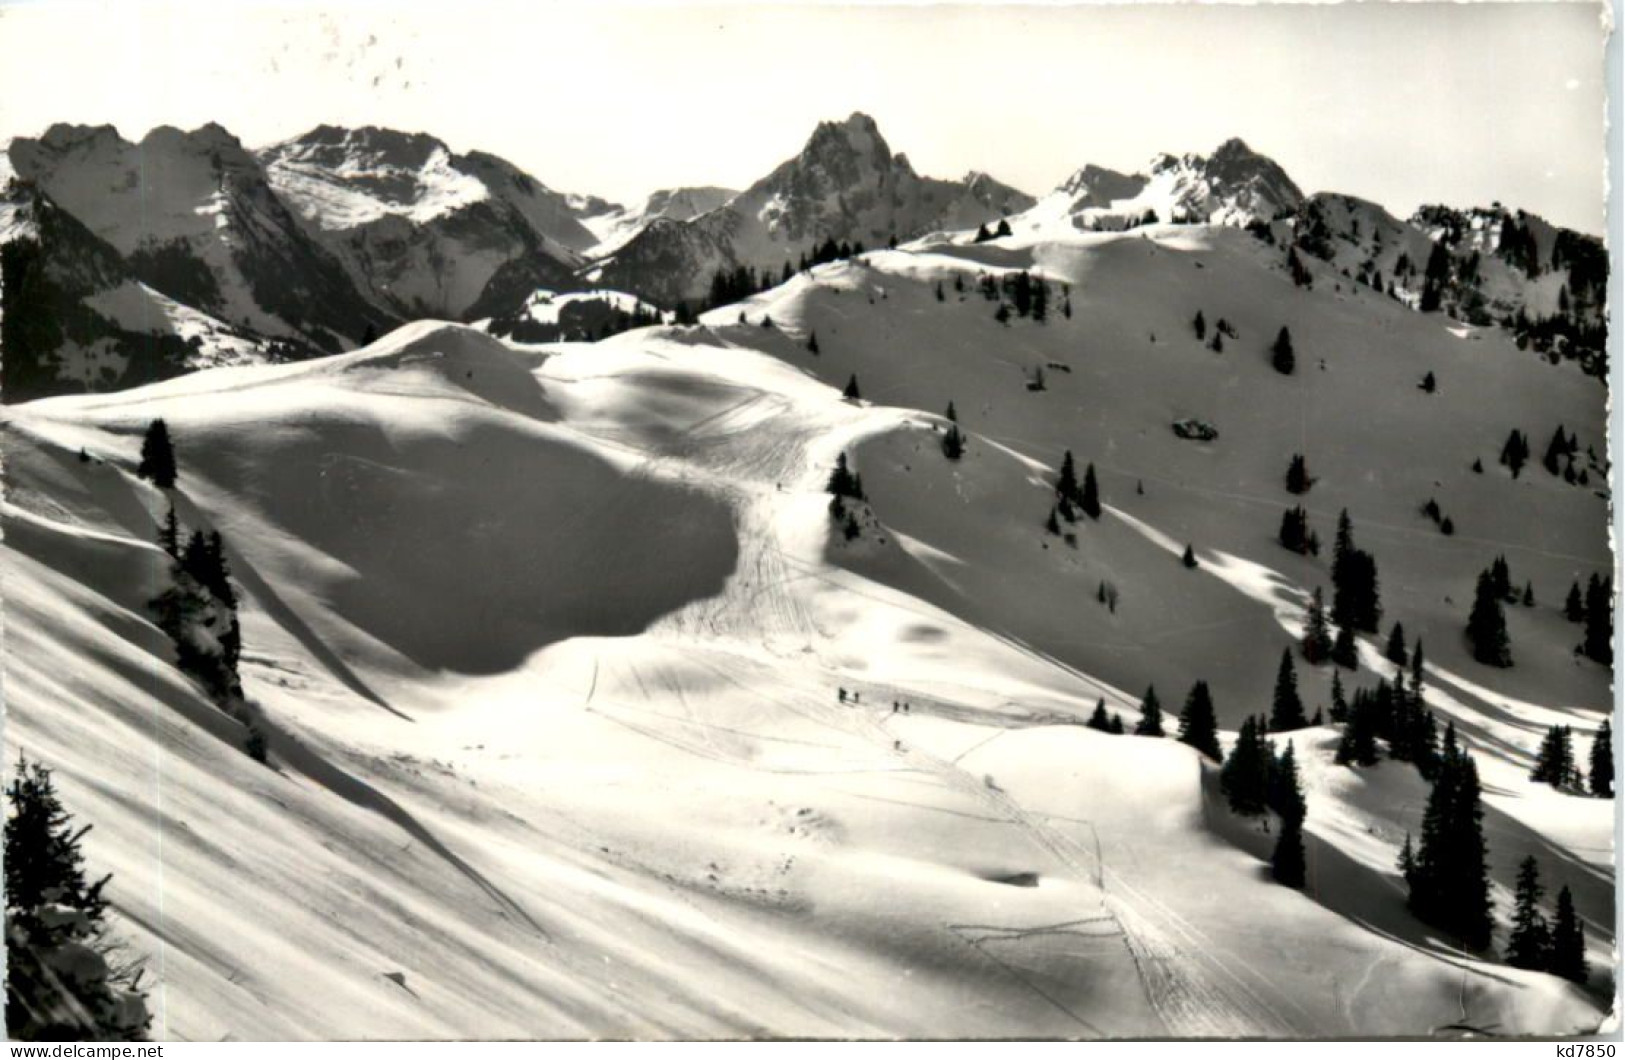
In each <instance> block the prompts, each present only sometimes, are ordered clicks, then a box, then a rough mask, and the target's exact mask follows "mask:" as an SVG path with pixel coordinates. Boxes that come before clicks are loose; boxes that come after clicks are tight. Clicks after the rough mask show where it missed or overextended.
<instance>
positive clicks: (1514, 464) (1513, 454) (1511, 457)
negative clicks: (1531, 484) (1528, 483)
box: [1501, 428, 1529, 478]
mask: <svg viewBox="0 0 1625 1060" xmlns="http://www.w3.org/2000/svg"><path fill="white" fill-rule="evenodd" d="M1528 459H1529V442H1528V440H1527V439H1526V438H1525V437H1524V435H1523V432H1522V431H1519V430H1517V429H1516V428H1514V429H1513V431H1512V433H1511V434H1509V435H1507V440H1506V444H1504V445H1502V446H1501V464H1502V465H1503V466H1504V467H1506V468H1507V469H1509V470H1510V471H1511V472H1512V477H1513V478H1517V477H1518V473H1519V472H1521V471H1522V470H1523V465H1524V464H1525V463H1526V462H1527V461H1528Z"/></svg>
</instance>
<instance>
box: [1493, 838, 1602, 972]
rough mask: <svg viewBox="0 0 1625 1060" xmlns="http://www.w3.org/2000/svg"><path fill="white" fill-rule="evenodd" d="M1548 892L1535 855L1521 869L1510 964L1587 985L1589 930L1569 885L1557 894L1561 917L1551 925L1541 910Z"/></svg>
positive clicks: (1558, 909) (1510, 945) (1511, 938)
mask: <svg viewBox="0 0 1625 1060" xmlns="http://www.w3.org/2000/svg"><path fill="white" fill-rule="evenodd" d="M1544 894H1545V889H1544V888H1542V887H1541V885H1540V863H1539V862H1537V861H1536V860H1535V857H1534V855H1533V854H1531V855H1529V856H1528V857H1525V858H1524V859H1523V861H1522V863H1520V864H1519V866H1518V883H1517V889H1516V890H1515V892H1514V896H1513V904H1512V933H1511V935H1510V936H1509V937H1508V938H1507V952H1506V958H1507V963H1508V964H1510V965H1512V966H1513V967H1514V968H1528V969H1531V970H1533V971H1540V972H1551V973H1552V974H1553V975H1560V976H1562V977H1563V978H1564V979H1568V980H1571V981H1573V982H1576V983H1583V982H1585V981H1586V979H1587V977H1588V972H1587V969H1586V945H1585V929H1584V928H1582V927H1581V926H1580V917H1579V914H1578V913H1576V912H1575V909H1574V895H1573V893H1572V892H1571V891H1570V890H1569V888H1568V885H1567V884H1564V885H1563V887H1562V888H1561V889H1560V890H1559V891H1558V892H1557V915H1556V917H1555V918H1554V920H1553V921H1552V923H1551V924H1548V923H1547V922H1546V917H1545V915H1544V914H1543V913H1542V912H1541V911H1540V899H1541V896H1542V895H1544Z"/></svg>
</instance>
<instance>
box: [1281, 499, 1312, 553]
mask: <svg viewBox="0 0 1625 1060" xmlns="http://www.w3.org/2000/svg"><path fill="white" fill-rule="evenodd" d="M1277 538H1278V540H1279V541H1280V542H1281V547H1282V548H1285V549H1287V550H1288V551H1291V552H1296V553H1297V554H1298V555H1300V556H1307V555H1310V554H1311V553H1314V552H1318V551H1319V550H1320V547H1319V540H1318V539H1317V538H1313V536H1312V534H1311V532H1310V530H1309V513H1308V512H1306V511H1304V510H1303V508H1302V507H1301V506H1300V507H1294V508H1288V509H1287V510H1286V511H1284V512H1282V513H1281V531H1280V533H1279V535H1277Z"/></svg>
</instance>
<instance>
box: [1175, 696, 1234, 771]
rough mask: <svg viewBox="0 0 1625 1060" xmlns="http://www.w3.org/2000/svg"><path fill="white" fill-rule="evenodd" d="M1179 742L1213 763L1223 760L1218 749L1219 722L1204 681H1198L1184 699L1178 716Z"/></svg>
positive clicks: (1211, 697) (1222, 755)
mask: <svg viewBox="0 0 1625 1060" xmlns="http://www.w3.org/2000/svg"><path fill="white" fill-rule="evenodd" d="M1179 742H1180V743H1186V744H1190V745H1191V746H1192V747H1194V748H1196V749H1197V750H1198V751H1201V752H1202V753H1203V754H1205V755H1207V756H1208V757H1209V758H1211V759H1213V761H1215V762H1219V761H1222V760H1223V759H1224V752H1223V751H1222V750H1221V749H1220V747H1219V722H1218V717H1217V716H1216V715H1215V714H1214V712H1213V694H1212V693H1211V692H1209V691H1208V687H1207V682H1206V681H1198V682H1196V684H1195V685H1193V686H1192V687H1191V691H1190V695H1188V696H1186V697H1185V709H1184V711H1182V712H1181V713H1180V715H1179Z"/></svg>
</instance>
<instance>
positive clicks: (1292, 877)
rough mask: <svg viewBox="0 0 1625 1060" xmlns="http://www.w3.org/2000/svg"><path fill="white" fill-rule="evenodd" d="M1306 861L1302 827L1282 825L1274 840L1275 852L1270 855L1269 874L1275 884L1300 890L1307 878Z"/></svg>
mask: <svg viewBox="0 0 1625 1060" xmlns="http://www.w3.org/2000/svg"><path fill="white" fill-rule="evenodd" d="M1306 861H1307V859H1306V857H1305V855H1304V850H1303V826H1302V825H1301V824H1287V823H1284V824H1282V825H1281V834H1280V836H1279V837H1277V838H1276V840H1275V852H1274V853H1273V854H1271V855H1270V872H1271V874H1272V875H1274V877H1275V882H1276V883H1279V884H1281V885H1282V886H1283V887H1293V888H1296V889H1299V890H1302V889H1303V885H1304V883H1305V881H1306V879H1307V876H1308V870H1307V864H1306Z"/></svg>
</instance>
